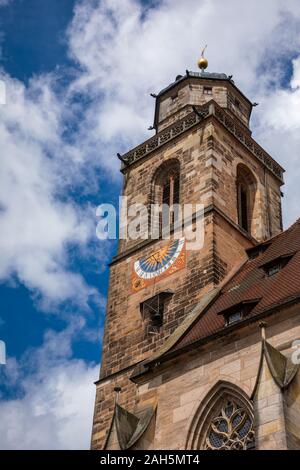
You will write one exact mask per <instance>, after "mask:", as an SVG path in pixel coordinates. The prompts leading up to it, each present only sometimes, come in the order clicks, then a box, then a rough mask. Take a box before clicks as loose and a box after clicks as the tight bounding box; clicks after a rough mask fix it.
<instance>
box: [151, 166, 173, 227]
mask: <svg viewBox="0 0 300 470" xmlns="http://www.w3.org/2000/svg"><path fill="white" fill-rule="evenodd" d="M179 203H180V168H179V162H178V161H177V160H176V159H171V160H169V161H168V162H165V163H163V164H162V165H161V166H160V167H159V169H158V170H157V172H156V173H155V175H154V178H153V185H152V194H151V204H155V205H156V206H159V207H160V208H161V210H160V212H159V214H158V215H157V214H156V215H157V217H156V218H155V216H153V214H151V211H150V214H151V215H150V221H151V222H152V224H153V225H154V227H153V226H152V227H151V229H152V230H153V229H154V230H155V229H158V232H159V236H161V234H162V233H163V231H164V229H165V228H168V227H170V226H172V225H173V224H175V223H176V221H177V219H178V214H179V212H178V207H179ZM153 217H154V220H153ZM156 219H157V220H156Z"/></svg>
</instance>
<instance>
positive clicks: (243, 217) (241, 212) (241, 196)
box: [239, 184, 249, 232]
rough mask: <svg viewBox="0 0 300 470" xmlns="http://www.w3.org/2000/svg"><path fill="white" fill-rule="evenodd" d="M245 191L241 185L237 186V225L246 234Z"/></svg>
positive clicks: (246, 210)
mask: <svg viewBox="0 0 300 470" xmlns="http://www.w3.org/2000/svg"><path fill="white" fill-rule="evenodd" d="M247 199H248V198H247V190H246V188H245V187H243V186H242V185H241V184H240V185H239V224H240V226H241V227H242V228H243V229H244V230H246V232H248V229H249V226H248V201H247Z"/></svg>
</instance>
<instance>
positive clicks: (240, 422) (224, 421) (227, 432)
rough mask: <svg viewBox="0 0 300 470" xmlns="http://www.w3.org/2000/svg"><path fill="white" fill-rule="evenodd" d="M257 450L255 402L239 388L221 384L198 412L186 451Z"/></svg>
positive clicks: (205, 400) (212, 390) (213, 390)
mask: <svg viewBox="0 0 300 470" xmlns="http://www.w3.org/2000/svg"><path fill="white" fill-rule="evenodd" d="M254 447H255V436H254V428H253V407H252V403H251V402H250V400H249V399H248V397H247V395H246V394H245V393H244V392H243V390H241V389H240V388H239V387H237V386H236V385H234V384H232V383H229V382H224V381H219V382H218V383H217V384H216V385H215V386H214V387H213V388H212V389H211V391H210V392H209V393H208V394H207V395H206V397H205V398H204V400H203V401H202V402H201V404H200V406H199V408H198V410H197V411H196V414H195V416H194V418H193V420H192V423H191V427H190V430H189V434H188V439H187V444H186V448H187V449H197V450H199V449H202V450H250V449H253V448H254Z"/></svg>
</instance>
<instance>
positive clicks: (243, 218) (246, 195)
mask: <svg viewBox="0 0 300 470" xmlns="http://www.w3.org/2000/svg"><path fill="white" fill-rule="evenodd" d="M255 196H256V184H255V178H254V176H253V174H252V172H251V171H250V170H249V169H248V168H247V167H246V166H245V165H243V164H239V165H238V167H237V212H238V224H239V226H240V227H241V228H242V229H243V230H245V231H246V232H248V233H250V234H251V225H252V220H253V212H254V205H255Z"/></svg>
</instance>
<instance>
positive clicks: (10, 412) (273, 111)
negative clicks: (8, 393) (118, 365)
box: [0, 0, 300, 448]
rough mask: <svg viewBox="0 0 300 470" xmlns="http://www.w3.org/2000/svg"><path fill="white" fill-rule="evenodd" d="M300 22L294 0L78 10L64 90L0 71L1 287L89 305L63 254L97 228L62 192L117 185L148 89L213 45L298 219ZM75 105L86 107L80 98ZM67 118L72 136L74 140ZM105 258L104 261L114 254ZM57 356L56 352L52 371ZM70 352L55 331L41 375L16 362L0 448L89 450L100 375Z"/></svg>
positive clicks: (110, 2)
mask: <svg viewBox="0 0 300 470" xmlns="http://www.w3.org/2000/svg"><path fill="white" fill-rule="evenodd" d="M299 21H300V10H299V2H298V0H289V1H284V0H264V2H261V1H260V0H253V1H252V2H241V1H240V0H230V1H227V2H221V1H219V0H186V1H185V2H182V1H181V0H165V1H162V2H160V3H156V5H155V8H152V7H147V8H146V9H145V7H142V6H141V4H140V3H139V2H137V1H135V0H102V1H101V2H100V1H97V0H94V1H93V2H91V1H90V0H81V1H79V2H78V3H77V6H76V9H75V15H74V19H73V21H72V24H71V25H70V27H69V30H68V38H67V39H68V45H69V50H70V55H71V57H72V58H73V59H74V60H75V61H76V62H77V65H78V66H79V68H78V71H77V75H76V77H75V79H74V80H72V81H71V82H70V83H69V84H68V85H67V86H66V88H65V89H64V92H63V93H61V91H60V90H59V86H58V84H57V81H56V76H55V73H53V74H51V75H49V76H46V77H45V76H40V77H39V76H37V77H34V78H33V79H32V80H31V82H30V83H29V85H28V86H26V87H25V85H24V84H22V83H20V82H19V81H17V80H13V79H12V78H11V77H9V76H7V75H4V78H5V80H6V83H7V105H6V106H1V113H0V141H1V157H0V158H1V173H0V201H1V206H0V222H1V227H2V229H1V233H0V242H1V245H0V246H1V248H0V256H1V267H0V277H1V278H2V280H11V279H14V278H15V277H17V279H18V280H19V281H20V282H23V283H24V284H25V285H26V286H27V287H29V288H30V289H32V291H33V292H38V293H39V294H40V295H42V296H43V298H44V299H46V301H53V300H54V301H58V302H61V301H63V300H66V299H67V300H69V301H71V300H72V301H76V302H77V303H80V304H84V303H85V302H86V300H87V298H88V297H89V296H90V295H91V294H92V295H93V294H94V292H91V289H90V288H89V286H87V285H86V283H85V281H84V279H83V277H82V276H81V275H80V274H79V273H77V272H74V271H72V270H71V269H70V268H69V265H68V247H69V246H70V245H74V244H75V245H77V246H79V247H80V249H81V250H82V253H84V252H85V251H86V254H87V253H88V251H89V249H88V245H89V242H90V239H91V234H92V233H93V229H94V224H95V220H93V218H92V216H91V213H90V212H88V213H86V212H84V211H83V209H82V207H81V205H80V204H78V203H75V202H73V201H71V200H70V199H69V198H68V197H65V196H66V195H68V191H69V190H70V188H72V190H73V189H74V187H76V188H78V184H79V183H80V185H81V186H80V190H84V188H85V187H86V186H88V187H89V188H90V187H92V186H93V185H94V187H96V186H97V184H98V182H97V181H96V177H95V174H96V175H99V170H100V171H101V175H102V176H103V174H105V175H106V177H107V178H108V177H109V178H110V180H111V182H115V181H116V178H117V168H118V166H119V162H118V160H117V158H116V157H115V154H116V152H118V151H120V152H121V153H122V151H125V150H126V149H128V148H130V147H131V146H132V145H134V144H138V143H140V142H141V141H142V140H143V139H145V138H147V137H148V136H150V135H151V134H150V133H147V131H146V129H147V127H148V125H150V124H152V120H153V112H154V102H153V99H152V98H150V97H149V93H150V92H158V91H159V90H160V89H162V88H163V87H165V86H166V85H168V84H169V83H170V82H172V81H173V80H174V78H175V76H176V75H177V74H179V73H184V71H185V69H186V68H188V69H190V70H195V69H196V65H195V64H196V60H197V58H198V56H199V53H200V48H201V47H202V46H203V45H204V44H206V43H207V44H208V50H207V56H208V59H209V70H210V71H217V72H225V73H228V74H233V75H234V79H235V80H236V83H237V85H238V86H239V87H240V88H241V90H242V91H243V92H244V93H245V94H247V95H248V96H249V98H250V99H253V101H254V100H255V101H259V102H260V107H259V108H258V109H256V110H255V111H254V121H253V122H254V130H255V136H256V137H257V140H258V141H259V142H260V143H261V144H262V145H263V146H265V147H266V149H267V150H269V151H270V152H271V153H272V154H273V155H274V157H275V158H277V159H278V161H279V162H280V163H282V164H283V165H284V166H286V167H287V170H288V171H287V175H286V180H287V183H288V184H287V188H286V193H287V198H286V201H287V203H286V204H285V209H286V212H287V216H286V221H287V222H288V223H291V222H292V221H293V220H294V219H295V218H296V217H297V216H299V213H297V211H298V200H299V197H300V193H299V192H298V191H300V189H299V190H298V187H299V188H300V185H299V184H298V180H299V177H300V168H299V159H298V152H299V148H300V147H299V144H300V142H299V137H298V134H299V113H298V109H299V83H300V75H299V70H300V60H299V58H295V57H298V56H299V50H300V41H299V38H300V34H299V30H300V28H299V24H300V23H299ZM288 58H290V59H288ZM292 58H294V60H293V63H292V64H291V60H292ZM289 62H290V63H289ZM291 65H292V66H293V76H292V77H291V81H290V84H286V83H285V81H284V79H285V73H286V70H287V69H288V66H291ZM289 85H290V86H289ZM80 96H82V97H83V98H87V100H83V102H82V103H81V102H80V100H78V97H80ZM75 98H77V100H75ZM77 116H79V117H77ZM73 122H75V123H76V126H77V127H76V131H75V132H74V133H73V134H72V135H71V138H70V139H66V137H65V132H66V129H68V126H69V124H70V123H71V124H72V123H73ZM76 185H77V186H76ZM99 202H105V201H99ZM101 250H102V254H101V256H103V257H104V255H105V256H106V255H107V254H106V246H105V247H103V248H101ZM71 323H72V322H71ZM73 334H74V332H72V331H71V330H70V335H73ZM57 338H59V339H60V341H59V342H57V341H56V339H57ZM58 346H59V347H58ZM54 351H60V352H59V355H58V356H57V355H56V353H55V361H54V362H51V363H49V358H51V356H53V354H54ZM28 354H29V353H28ZM28 354H27V356H26V357H27V359H28V363H29V364H30V363H31V361H30V360H29V356H28ZM71 354H72V350H71V347H70V343H69V342H68V340H66V339H65V338H62V336H56V335H51V334H50V333H49V334H48V336H47V337H46V342H45V345H44V347H43V348H42V349H40V350H39V351H35V352H34V354H33V357H34V361H35V367H36V372H35V373H32V372H30V373H29V374H28V375H27V377H24V376H22V374H23V372H22V370H21V369H20V365H18V364H16V362H15V361H13V360H10V366H8V367H10V371H11V373H10V376H9V380H11V381H12V383H13V381H17V380H20V374H21V376H22V377H23V378H22V380H23V382H24V383H23V385H24V396H23V397H22V398H19V399H15V400H13V401H8V402H1V404H0V414H1V422H0V426H2V429H1V435H2V436H4V440H3V439H2V443H1V445H2V446H3V448H16V446H17V445H18V446H19V447H20V448H81V447H88V441H89V436H90V429H91V413H92V404H93V398H94V389H93V386H92V381H93V380H94V378H95V372H96V371H97V370H98V368H97V367H96V368H95V367H94V366H89V365H87V364H84V363H83V362H81V361H77V360H74V359H73V360H72V356H71ZM43 364H44V365H43ZM21 366H22V367H27V366H28V364H27V366H25V363H23V364H21ZM11 416H13V419H12V418H11ZM82 439H83V440H82Z"/></svg>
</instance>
